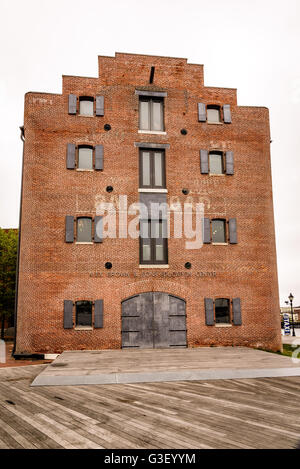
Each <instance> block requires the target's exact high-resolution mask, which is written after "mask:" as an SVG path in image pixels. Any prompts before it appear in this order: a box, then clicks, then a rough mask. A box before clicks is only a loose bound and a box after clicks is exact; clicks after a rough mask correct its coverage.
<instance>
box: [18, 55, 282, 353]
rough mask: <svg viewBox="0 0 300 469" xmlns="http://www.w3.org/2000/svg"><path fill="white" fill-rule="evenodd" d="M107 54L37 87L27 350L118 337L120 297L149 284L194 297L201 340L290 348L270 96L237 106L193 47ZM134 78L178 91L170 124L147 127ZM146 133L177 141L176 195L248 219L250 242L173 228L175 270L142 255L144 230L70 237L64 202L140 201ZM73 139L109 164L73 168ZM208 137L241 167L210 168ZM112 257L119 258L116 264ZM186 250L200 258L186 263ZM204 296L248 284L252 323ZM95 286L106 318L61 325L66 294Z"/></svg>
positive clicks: (195, 335) (28, 148)
mask: <svg viewBox="0 0 300 469" xmlns="http://www.w3.org/2000/svg"><path fill="white" fill-rule="evenodd" d="M98 61H99V77H98V78H86V77H75V76H63V87H62V90H63V91H62V94H51V93H36V92H29V93H27V94H26V95H25V117H24V129H25V148H24V169H23V196H22V220H21V245H20V270H19V296H18V326H17V342H16V353H25V352H26V353H33V352H39V353H50V352H52V353H55V352H57V353H59V352H61V351H63V350H69V349H76V350H82V349H89V350H91V349H113V348H115V349H118V348H120V347H121V301H122V300H124V299H126V298H128V297H130V296H132V295H135V294H138V293H142V292H151V291H161V292H166V293H169V294H172V295H176V296H179V297H181V298H183V299H184V300H185V301H186V314H187V342H188V346H189V347H198V346H208V345H228V346H236V345H244V346H249V347H259V348H264V349H270V350H280V349H281V335H280V315H279V300H278V281H277V267H276V248H275V234H274V216H273V202H272V181H271V166H270V130H269V112H268V109H267V108H264V107H248V106H238V105H237V97H236V90H235V89H227V88H215V87H206V86H204V79H203V66H202V65H194V64H188V63H187V60H186V59H181V58H169V57H156V56H145V55H135V54H123V53H116V54H115V57H101V56H100V57H98ZM152 66H154V67H155V75H154V82H153V84H150V83H149V76H150V69H151V67H152ZM136 89H140V90H151V91H166V92H167V97H166V98H165V130H166V134H164V135H156V134H140V133H138V114H139V113H138V102H139V101H138V100H139V97H138V96H137V95H136V94H135V90H136ZM69 94H75V95H76V96H77V97H78V96H93V97H95V96H97V95H102V96H104V99H105V101H104V108H105V111H104V116H102V117H97V116H94V117H84V116H80V115H79V114H78V113H77V115H69V114H68V95H69ZM198 102H202V103H205V104H216V105H220V106H223V105H224V104H229V105H230V107H231V116H232V123H231V124H224V123H222V124H219V125H210V124H208V123H206V122H198V110H197V104H198ZM104 124H110V126H111V130H109V131H105V130H104ZM182 128H185V129H186V130H187V132H188V133H187V135H182V134H181V132H180V130H181V129H182ZM135 142H151V143H159V144H169V145H170V148H169V149H166V178H167V189H168V194H167V200H168V202H169V203H170V202H176V201H177V202H178V201H179V202H181V204H183V203H185V202H191V203H193V204H194V205H195V203H197V202H202V203H204V210H205V216H206V217H209V218H215V217H216V218H225V219H227V220H228V219H229V218H236V220H237V236H238V243H237V244H229V243H228V244H227V245H212V244H207V245H204V246H203V247H202V248H201V249H196V250H187V249H185V241H186V240H185V239H184V238H182V239H174V238H172V237H171V238H170V239H169V240H168V257H169V268H168V269H167V268H165V269H162V268H152V269H141V268H139V240H138V239H132V238H130V237H128V238H127V239H119V238H118V237H117V238H116V239H110V238H107V239H104V241H103V243H98V244H96V243H94V244H87V245H84V244H76V243H75V242H74V243H66V242H65V216H66V215H73V216H75V217H76V216H84V215H86V216H95V215H96V207H97V204H98V203H99V201H107V202H113V203H116V204H117V203H118V199H119V196H120V195H124V194H125V195H127V196H128V204H131V203H133V202H136V201H138V187H139V159H138V148H137V147H136V146H135V145H134V143H135ZM68 143H75V144H76V145H79V144H90V145H97V144H102V145H103V148H104V169H103V171H89V172H85V171H76V170H68V169H66V148H67V144H68ZM200 149H207V150H212V149H219V150H222V151H226V150H231V151H233V152H234V168H235V170H234V175H233V176H228V175H225V176H223V177H217V176H210V175H208V174H201V172H200V156H199V151H200ZM109 185H110V186H113V192H111V193H108V192H106V187H107V186H109ZM183 188H188V189H189V191H190V192H189V194H188V195H184V194H183V193H182V189H183ZM133 218H134V215H132V216H129V220H131V219H133ZM106 262H111V263H112V269H111V270H109V271H108V270H107V269H105V263H106ZM186 262H191V264H192V268H191V269H189V270H187V269H185V267H184V265H185V263H186ZM212 272H215V274H212ZM205 297H208V298H213V299H214V298H219V297H222V298H230V299H232V298H235V297H239V298H240V299H241V309H242V325H239V326H236V325H232V326H231V327H217V326H206V324H205V308H204V298H205ZM96 299H103V304H104V324H103V328H100V329H91V330H76V329H75V328H73V329H64V328H63V302H64V300H72V301H74V302H75V301H78V300H92V301H94V300H96Z"/></svg>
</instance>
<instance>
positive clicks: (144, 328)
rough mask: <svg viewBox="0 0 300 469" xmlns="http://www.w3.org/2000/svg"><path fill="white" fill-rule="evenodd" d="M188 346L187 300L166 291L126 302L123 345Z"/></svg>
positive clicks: (145, 346)
mask: <svg viewBox="0 0 300 469" xmlns="http://www.w3.org/2000/svg"><path fill="white" fill-rule="evenodd" d="M170 347H174V348H175V347H176V348H178V347H186V313H185V301H184V300H182V299H181V298H178V297H175V296H172V295H168V294H167V293H162V292H149V293H141V294H140V295H136V296H134V297H132V298H128V299H127V300H124V301H123V302H122V348H170Z"/></svg>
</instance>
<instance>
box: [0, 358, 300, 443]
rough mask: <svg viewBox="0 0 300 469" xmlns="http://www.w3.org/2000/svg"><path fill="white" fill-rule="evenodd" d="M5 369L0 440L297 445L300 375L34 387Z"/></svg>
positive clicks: (0, 375) (26, 376) (25, 375)
mask: <svg viewBox="0 0 300 469" xmlns="http://www.w3.org/2000/svg"><path fill="white" fill-rule="evenodd" d="M44 368H45V365H36V366H27V367H16V368H3V369H1V370H0V448H108V449H117V448H122V449H124V448H128V449H130V448H151V449H155V448H158V449H163V448H178V449H179V448H183V449H188V448H200V449H201V448H294V447H295V446H297V445H298V443H299V442H300V377H289V378H257V379H241V380H235V379H233V380H217V381H213V380H211V381H207V382H205V381H178V382H172V383H167V382H165V383H162V382H160V383H139V384H117V385H114V384H111V385H93V386H59V387H55V386H51V387H30V383H31V382H32V380H33V378H34V377H35V376H37V375H38V374H39V373H40V372H41V371H42V370H43V369H44Z"/></svg>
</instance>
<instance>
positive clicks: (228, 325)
mask: <svg viewBox="0 0 300 469" xmlns="http://www.w3.org/2000/svg"><path fill="white" fill-rule="evenodd" d="M215 327H232V324H215Z"/></svg>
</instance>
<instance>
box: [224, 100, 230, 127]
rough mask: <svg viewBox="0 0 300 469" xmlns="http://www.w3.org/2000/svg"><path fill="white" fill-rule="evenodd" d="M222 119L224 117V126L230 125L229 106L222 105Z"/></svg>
mask: <svg viewBox="0 0 300 469" xmlns="http://www.w3.org/2000/svg"><path fill="white" fill-rule="evenodd" d="M223 117H224V122H225V124H231V111H230V104H224V106H223Z"/></svg>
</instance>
